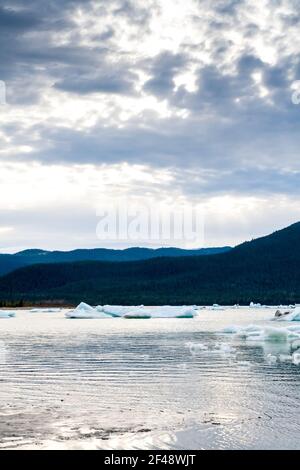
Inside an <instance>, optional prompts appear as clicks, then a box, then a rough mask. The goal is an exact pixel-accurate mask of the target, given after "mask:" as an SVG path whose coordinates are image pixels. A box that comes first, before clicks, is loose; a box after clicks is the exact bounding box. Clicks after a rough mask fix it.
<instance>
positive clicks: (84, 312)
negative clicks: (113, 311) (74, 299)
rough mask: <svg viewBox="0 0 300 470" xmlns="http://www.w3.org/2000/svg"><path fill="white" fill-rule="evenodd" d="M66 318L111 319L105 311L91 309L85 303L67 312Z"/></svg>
mask: <svg viewBox="0 0 300 470" xmlns="http://www.w3.org/2000/svg"><path fill="white" fill-rule="evenodd" d="M65 316H66V318H73V319H74V318H84V319H98V318H101V319H105V318H111V317H110V316H109V315H106V314H105V313H104V312H103V311H98V310H97V309H96V308H93V307H91V306H90V305H88V304H85V303H84V302H81V304H79V305H78V307H77V308H75V310H72V311H71V312H67V313H66V314H65Z"/></svg>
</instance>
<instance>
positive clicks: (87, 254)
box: [0, 247, 231, 276]
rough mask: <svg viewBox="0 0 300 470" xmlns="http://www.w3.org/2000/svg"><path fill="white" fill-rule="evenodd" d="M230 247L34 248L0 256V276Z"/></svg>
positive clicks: (205, 253) (204, 251) (184, 254)
mask: <svg viewBox="0 0 300 470" xmlns="http://www.w3.org/2000/svg"><path fill="white" fill-rule="evenodd" d="M230 249H231V247H220V248H199V249H195V250H186V249H181V248H174V247H170V248H142V247H132V248H126V249H124V250H118V249H108V248H91V249H88V248H87V249H84V248H83V249H76V250H71V251H48V250H41V249H38V248H34V249H29V250H23V251H20V252H17V253H14V254H0V276H1V275H2V276H3V275H5V274H8V273H9V272H12V271H14V270H16V269H18V268H22V267H24V266H30V265H34V264H40V263H59V262H75V261H114V262H126V261H138V260H146V259H151V258H156V257H173V256H175V257H176V256H195V255H196V256H203V255H207V254H209V255H214V254H216V253H222V252H224V251H229V250H230Z"/></svg>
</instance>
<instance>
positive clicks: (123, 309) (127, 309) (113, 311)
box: [96, 305, 143, 318]
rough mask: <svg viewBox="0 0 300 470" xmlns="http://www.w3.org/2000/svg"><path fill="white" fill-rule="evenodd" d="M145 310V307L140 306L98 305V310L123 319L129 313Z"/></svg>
mask: <svg viewBox="0 0 300 470" xmlns="http://www.w3.org/2000/svg"><path fill="white" fill-rule="evenodd" d="M140 308H143V305H140V306H124V305H104V306H103V307H102V306H101V305H98V307H96V310H98V311H102V312H104V313H106V314H107V315H110V316H111V317H116V318H117V317H123V316H124V315H126V314H127V313H132V312H133V311H135V310H138V309H140Z"/></svg>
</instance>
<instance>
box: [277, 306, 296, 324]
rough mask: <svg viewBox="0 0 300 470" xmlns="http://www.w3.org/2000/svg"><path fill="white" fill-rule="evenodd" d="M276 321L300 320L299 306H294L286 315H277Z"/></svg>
mask: <svg viewBox="0 0 300 470" xmlns="http://www.w3.org/2000/svg"><path fill="white" fill-rule="evenodd" d="M277 320H278V321H300V307H296V308H295V309H294V310H292V311H291V312H290V313H288V314H287V315H283V316H281V317H278V319H277Z"/></svg>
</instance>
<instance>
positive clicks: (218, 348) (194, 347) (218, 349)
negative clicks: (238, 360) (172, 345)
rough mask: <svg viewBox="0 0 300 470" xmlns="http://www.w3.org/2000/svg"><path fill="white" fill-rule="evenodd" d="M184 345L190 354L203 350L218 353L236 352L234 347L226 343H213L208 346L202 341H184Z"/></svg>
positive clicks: (194, 354)
mask: <svg viewBox="0 0 300 470" xmlns="http://www.w3.org/2000/svg"><path fill="white" fill-rule="evenodd" d="M186 347H187V348H188V349H189V350H190V353H191V355H192V356H196V355H197V354H199V353H203V352H205V351H207V352H209V353H219V354H226V355H227V354H233V353H235V352H236V349H235V348H234V347H233V346H232V345H231V344H228V343H215V344H211V345H210V346H208V345H206V344H203V343H186Z"/></svg>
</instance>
